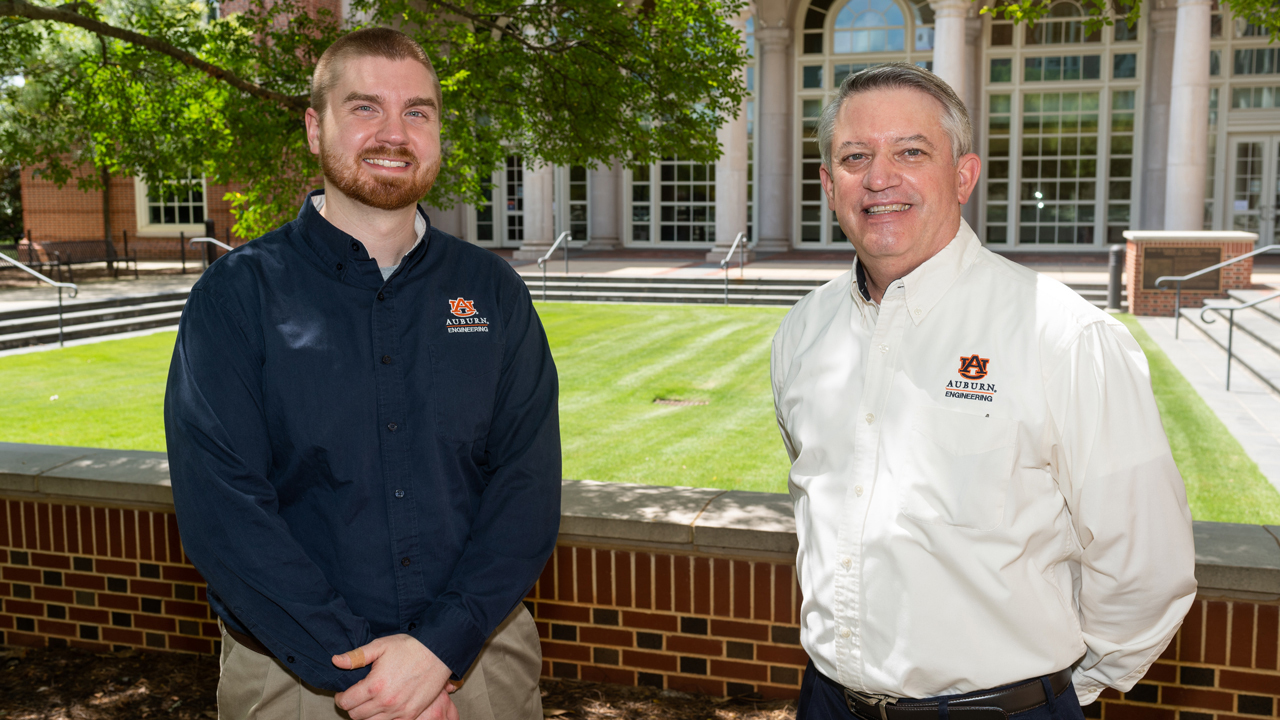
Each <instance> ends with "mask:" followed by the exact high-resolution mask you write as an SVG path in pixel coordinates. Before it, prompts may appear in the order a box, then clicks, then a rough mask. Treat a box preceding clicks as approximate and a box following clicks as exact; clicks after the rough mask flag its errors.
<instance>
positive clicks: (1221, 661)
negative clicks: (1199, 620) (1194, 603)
mask: <svg viewBox="0 0 1280 720" xmlns="http://www.w3.org/2000/svg"><path fill="white" fill-rule="evenodd" d="M1207 606H1208V609H1207V611H1206V612H1205V629H1204V661H1205V662H1206V663H1208V664H1210V665H1225V664H1226V663H1227V604H1226V603H1225V602H1221V601H1215V602H1210V603H1207Z"/></svg>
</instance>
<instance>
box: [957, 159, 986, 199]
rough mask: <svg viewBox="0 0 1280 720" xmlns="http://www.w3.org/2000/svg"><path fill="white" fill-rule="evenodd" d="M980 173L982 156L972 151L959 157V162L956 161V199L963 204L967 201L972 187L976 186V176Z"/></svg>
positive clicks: (971, 192)
mask: <svg viewBox="0 0 1280 720" xmlns="http://www.w3.org/2000/svg"><path fill="white" fill-rule="evenodd" d="M981 174H982V158H979V157H978V156H977V155H975V154H974V153H969V154H968V155H964V156H962V157H961V158H960V162H958V163H956V176H957V180H958V182H957V185H956V199H957V200H959V201H960V204H961V205H963V204H965V203H967V202H969V196H970V195H971V194H973V190H974V188H976V187H978V176H979V175H981Z"/></svg>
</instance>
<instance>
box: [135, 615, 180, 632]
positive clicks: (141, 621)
mask: <svg viewBox="0 0 1280 720" xmlns="http://www.w3.org/2000/svg"><path fill="white" fill-rule="evenodd" d="M133 624H134V627H139V628H142V629H143V630H155V631H156V632H166V633H169V632H173V631H174V629H176V628H177V627H178V624H177V623H176V622H174V620H173V618H167V617H159V616H157V615H144V614H142V613H136V614H135V615H134V616H133Z"/></svg>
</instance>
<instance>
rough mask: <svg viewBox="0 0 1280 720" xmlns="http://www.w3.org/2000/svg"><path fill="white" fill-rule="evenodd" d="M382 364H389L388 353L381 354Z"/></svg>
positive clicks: (389, 357)
mask: <svg viewBox="0 0 1280 720" xmlns="http://www.w3.org/2000/svg"><path fill="white" fill-rule="evenodd" d="M382 364H383V365H390V364H391V356H390V355H383V356H382Z"/></svg>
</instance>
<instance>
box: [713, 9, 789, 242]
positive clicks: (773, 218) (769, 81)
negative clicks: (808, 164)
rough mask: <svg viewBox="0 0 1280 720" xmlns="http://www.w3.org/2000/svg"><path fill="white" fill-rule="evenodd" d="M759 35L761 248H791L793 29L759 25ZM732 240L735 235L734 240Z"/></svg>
mask: <svg viewBox="0 0 1280 720" xmlns="http://www.w3.org/2000/svg"><path fill="white" fill-rule="evenodd" d="M755 37H756V57H757V69H756V114H757V120H756V137H758V138H759V141H758V142H757V143H756V148H757V149H758V150H759V152H760V154H759V155H757V156H756V162H755V177H756V222H755V235H756V237H757V238H758V239H757V240H756V244H755V249H756V252H786V251H787V250H790V249H791V146H792V144H793V139H792V136H791V112H792V110H791V106H792V105H793V102H792V97H791V38H792V33H791V29H790V28H785V27H771V28H766V27H758V28H756V32H755ZM729 239H730V240H733V238H729Z"/></svg>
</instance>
